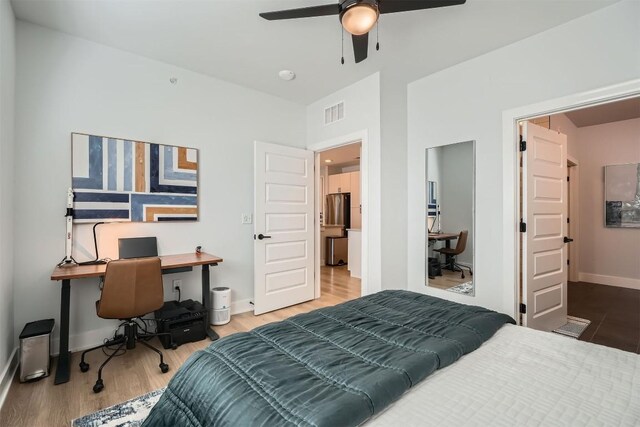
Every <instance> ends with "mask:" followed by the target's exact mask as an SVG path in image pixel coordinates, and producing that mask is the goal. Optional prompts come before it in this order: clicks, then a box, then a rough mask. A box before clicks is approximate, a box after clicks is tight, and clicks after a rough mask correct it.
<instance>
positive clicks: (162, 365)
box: [159, 363, 169, 374]
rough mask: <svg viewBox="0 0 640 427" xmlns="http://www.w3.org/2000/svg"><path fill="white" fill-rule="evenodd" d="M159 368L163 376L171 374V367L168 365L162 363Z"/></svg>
mask: <svg viewBox="0 0 640 427" xmlns="http://www.w3.org/2000/svg"><path fill="white" fill-rule="evenodd" d="M159 366H160V370H161V371H162V373H163V374H166V373H167V372H169V365H167V364H166V363H161V364H160V365H159Z"/></svg>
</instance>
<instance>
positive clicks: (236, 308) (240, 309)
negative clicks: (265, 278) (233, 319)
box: [231, 299, 253, 315]
mask: <svg viewBox="0 0 640 427" xmlns="http://www.w3.org/2000/svg"><path fill="white" fill-rule="evenodd" d="M249 311H253V304H251V300H250V299H241V300H239V301H232V302H231V315H234V314H240V313H246V312H249Z"/></svg>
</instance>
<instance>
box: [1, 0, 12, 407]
mask: <svg viewBox="0 0 640 427" xmlns="http://www.w3.org/2000/svg"><path fill="white" fill-rule="evenodd" d="M14 82H15V18H14V16H13V10H12V9H11V4H10V3H9V1H5V0H1V1H0V402H1V400H2V391H3V390H2V385H3V384H2V380H3V379H4V378H3V373H4V372H5V368H6V367H7V366H8V362H9V357H10V355H11V352H12V351H13V349H14V347H15V343H14V331H13V242H14V240H13V146H14ZM9 379H10V378H9Z"/></svg>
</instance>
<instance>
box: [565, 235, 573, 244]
mask: <svg viewBox="0 0 640 427" xmlns="http://www.w3.org/2000/svg"><path fill="white" fill-rule="evenodd" d="M564 242H565V243H571V242H573V239H570V238H568V237H567V236H564Z"/></svg>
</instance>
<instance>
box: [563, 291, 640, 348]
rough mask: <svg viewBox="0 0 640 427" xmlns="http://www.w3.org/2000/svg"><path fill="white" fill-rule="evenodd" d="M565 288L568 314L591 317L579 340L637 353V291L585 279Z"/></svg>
mask: <svg viewBox="0 0 640 427" xmlns="http://www.w3.org/2000/svg"><path fill="white" fill-rule="evenodd" d="M568 290H569V298H568V300H569V305H568V310H569V315H570V316H575V317H581V318H583V319H588V320H590V321H591V324H590V325H589V327H588V328H587V330H586V331H584V333H583V334H582V336H580V340H581V341H588V342H592V343H596V344H601V345H606V346H607V347H614V348H619V349H620V350H625V351H631V352H634V353H638V354H640V291H638V290H634V289H626V288H619V287H615V286H607V285H596V284H594V283H585V282H569V288H568Z"/></svg>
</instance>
